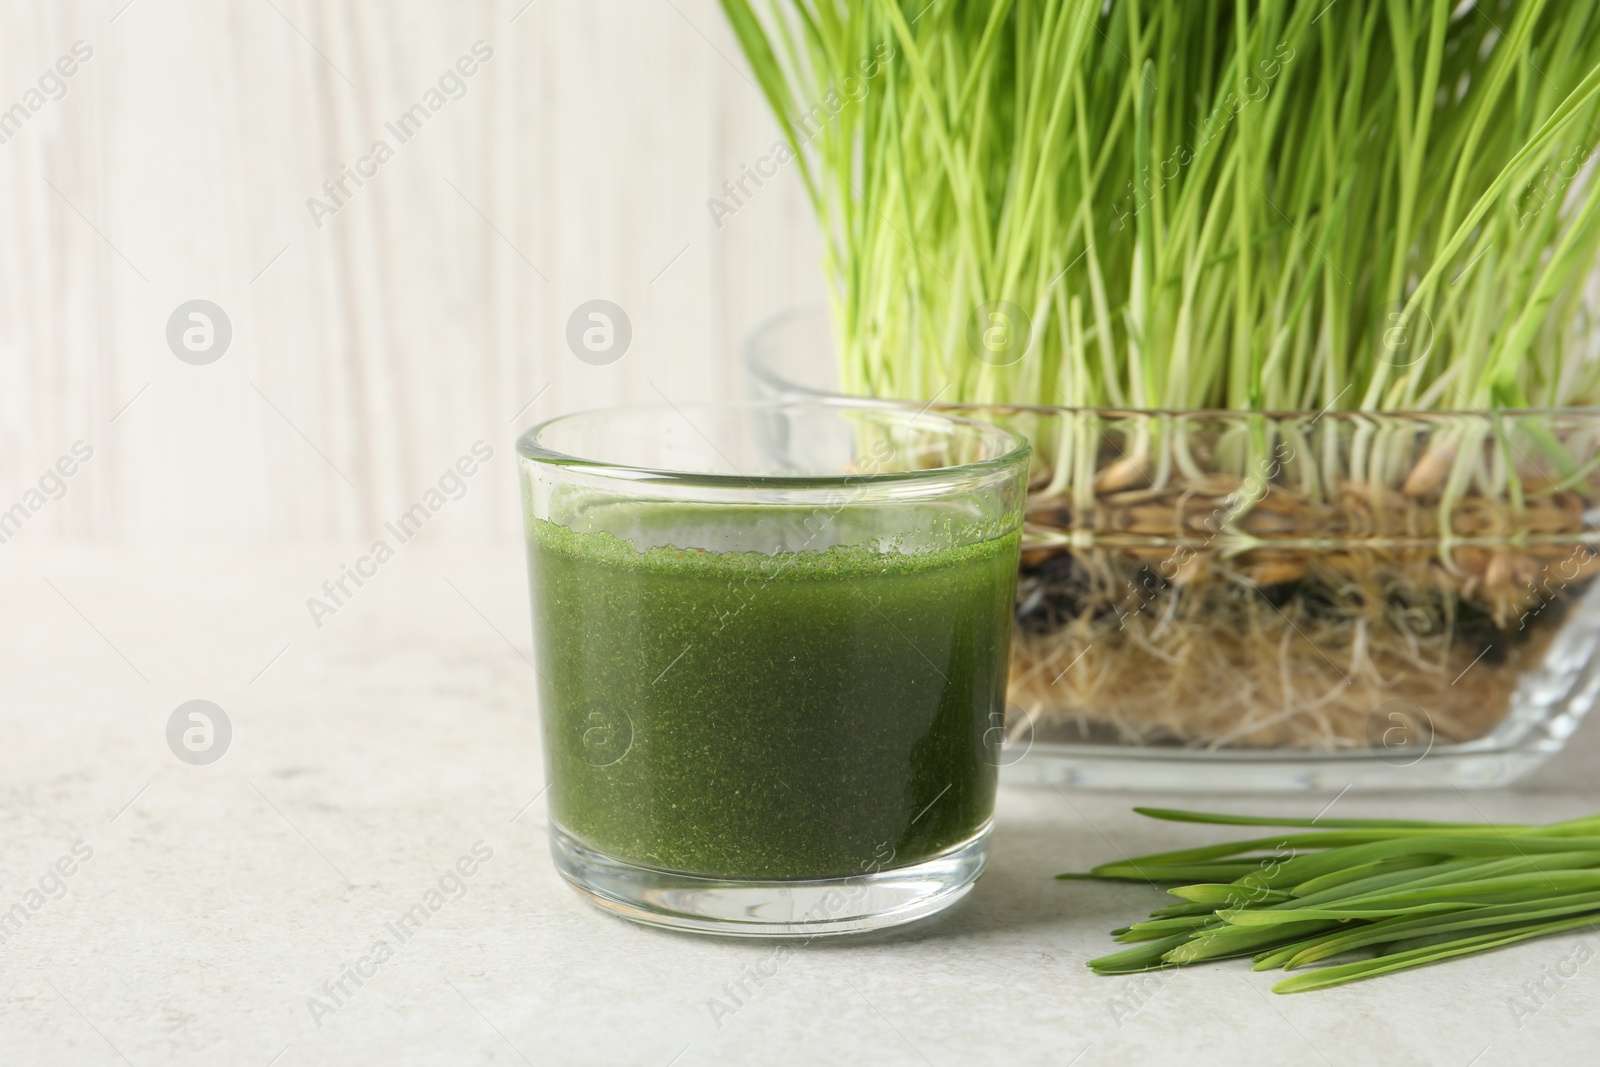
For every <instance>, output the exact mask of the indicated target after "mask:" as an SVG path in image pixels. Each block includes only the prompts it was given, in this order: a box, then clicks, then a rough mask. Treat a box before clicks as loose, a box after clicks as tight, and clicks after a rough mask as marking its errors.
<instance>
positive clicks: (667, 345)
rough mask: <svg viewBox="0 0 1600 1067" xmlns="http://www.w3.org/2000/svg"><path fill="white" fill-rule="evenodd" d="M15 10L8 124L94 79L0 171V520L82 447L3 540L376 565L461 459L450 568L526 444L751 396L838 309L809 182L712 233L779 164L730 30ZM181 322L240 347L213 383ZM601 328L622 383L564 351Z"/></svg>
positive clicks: (418, 2) (565, 8) (229, 6)
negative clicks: (825, 284) (723, 189)
mask: <svg viewBox="0 0 1600 1067" xmlns="http://www.w3.org/2000/svg"><path fill="white" fill-rule="evenodd" d="M0 12H3V14H0V110H3V109H5V108H8V107H10V106H11V105H12V104H13V103H17V102H19V101H22V100H23V99H24V94H25V93H26V92H27V90H28V89H29V88H31V87H33V86H35V85H36V83H37V80H38V78H39V76H40V75H41V74H43V73H44V72H45V71H46V70H47V69H49V68H50V67H51V66H52V64H54V63H55V61H56V60H57V58H58V57H59V56H61V55H64V54H66V53H68V52H69V51H70V50H71V47H72V45H73V43H74V42H75V41H79V40H82V41H84V42H85V43H86V44H87V45H88V46H89V47H91V48H92V49H93V57H92V59H90V60H89V61H87V62H86V63H84V64H83V65H82V68H81V69H80V70H79V71H78V72H77V73H76V74H75V75H74V76H73V77H72V78H71V79H69V80H68V81H67V83H66V84H67V92H66V95H65V96H64V97H63V98H61V99H59V100H53V101H49V102H48V103H46V104H45V105H44V106H43V107H42V108H41V109H40V110H39V111H38V113H36V114H33V115H32V116H31V117H30V118H29V120H28V121H27V122H26V123H25V124H24V125H23V127H22V129H21V130H20V132H18V133H17V134H16V135H15V136H13V137H12V138H11V139H10V140H9V141H8V142H7V143H5V144H0V510H3V509H5V508H7V507H9V506H10V505H11V504H13V503H15V502H16V501H18V500H20V499H22V497H23V495H24V493H25V492H26V490H27V489H28V488H29V487H30V486H34V485H36V484H37V481H38V479H39V477H40V475H41V474H42V473H43V472H44V471H45V469H46V468H47V467H49V466H50V465H51V464H52V463H53V462H54V461H55V459H56V458H57V457H58V456H60V455H62V454H64V453H66V452H67V451H68V450H69V448H70V447H71V445H72V444H73V442H75V441H78V440H83V441H85V442H87V443H88V444H89V446H90V447H92V448H93V449H94V457H93V459H92V460H91V461H90V462H89V463H88V464H86V465H85V466H84V468H83V469H82V470H81V471H80V472H79V473H77V474H76V475H74V476H73V477H72V478H71V479H70V481H69V482H68V491H67V493H66V495H65V497H64V498H62V499H60V500H59V501H54V502H51V503H49V504H48V505H47V506H45V507H43V508H42V509H40V510H39V512H38V513H37V514H35V515H33V516H32V517H31V518H30V519H29V521H28V522H27V524H26V525H25V527H24V529H23V530H22V532H21V533H19V534H17V535H16V536H17V538H18V539H27V540H36V541H38V542H41V543H43V542H48V541H52V540H74V541H90V542H121V541H127V542H162V543H167V542H190V541H196V542H204V541H223V542H230V543H231V542H240V543H243V542H255V541H267V542H275V541H290V540H309V539H317V538H330V537H332V538H340V539H354V540H360V539H362V538H364V537H366V536H367V535H368V534H376V533H377V532H378V529H379V527H380V526H381V524H382V522H383V520H385V519H387V518H392V517H393V516H394V515H395V514H397V513H398V512H399V511H401V510H403V509H404V508H405V507H406V506H408V505H409V504H410V503H412V502H413V501H415V500H417V499H419V497H420V496H421V494H422V493H423V492H424V490H426V489H427V488H428V487H429V486H430V485H432V484H433V483H434V482H435V481H436V480H437V479H438V477H439V476H440V475H441V474H442V473H443V472H444V471H445V469H446V468H447V467H448V466H449V464H450V463H451V462H452V461H453V460H454V459H455V457H457V456H459V455H461V454H463V453H464V452H466V451H467V450H468V448H469V447H470V445H471V444H472V442H473V441H475V440H478V439H482V440H485V441H487V442H489V443H490V444H491V445H493V446H494V447H495V449H496V459H495V460H494V461H493V462H492V463H491V464H489V465H488V467H487V468H486V474H484V475H480V476H479V477H477V478H475V479H474V480H473V482H472V486H471V489H470V492H469V493H468V495H467V497H466V498H465V499H464V500H462V501H460V502H459V503H452V504H451V505H450V506H449V507H448V508H446V509H445V513H443V514H441V516H440V517H439V518H437V519H436V520H434V521H435V523H436V525H437V526H438V527H439V528H440V529H441V530H443V531H444V532H442V533H437V534H435V535H434V536H438V537H463V538H468V537H514V536H516V535H517V529H516V526H517V519H516V513H517V501H516V493H515V478H514V461H513V455H512V452H511V449H510V444H511V441H512V440H513V438H514V435H515V432H516V431H517V430H520V429H521V428H524V427H525V426H527V425H528V424H531V423H532V422H533V421H536V420H537V419H539V418H543V417H547V416H549V415H552V414H555V413H558V412H560V411H564V410H573V409H577V408H584V407H592V406H597V405H602V404H609V403H613V402H619V401H635V402H640V401H659V400H660V394H661V393H665V394H666V395H667V396H669V397H670V398H671V399H672V400H673V401H675V402H680V403H681V402H683V401H686V400H694V399H715V398H719V397H727V396H738V395H742V393H743V392H744V385H743V380H742V377H741V375H740V373H739V370H738V361H737V350H738V348H739V346H740V344H741V342H742V340H743V339H744V337H745V336H746V335H747V334H748V332H749V331H750V330H751V329H752V328H753V327H754V326H755V325H756V324H758V323H759V322H760V321H761V320H763V319H764V318H765V317H766V316H768V315H770V314H772V313H774V312H776V311H779V310H782V309H783V308H785V307H788V306H791V305H793V304H796V303H802V302H808V301H813V300H816V299H819V298H820V296H821V293H822V281H821V276H820V271H819V269H818V267H817V265H816V264H817V254H818V243H817V240H816V238H815V235H814V232H813V223H812V220H811V217H810V215H809V208H808V207H807V205H806V203H805V201H804V197H803V194H802V187H801V184H800V181H799V177H798V175H797V174H796V173H794V172H793V169H792V167H791V168H789V169H788V170H786V171H785V172H784V173H781V174H780V175H779V177H778V178H777V179H775V180H774V181H772V182H770V183H769V184H768V185H767V187H766V188H764V189H763V190H761V191H760V193H759V195H757V196H756V197H754V198H753V199H752V200H751V202H750V203H749V204H748V205H747V206H746V207H745V208H744V209H742V210H741V211H739V212H738V213H737V214H736V215H734V216H733V217H731V218H728V219H725V220H724V225H723V226H722V227H721V228H720V229H719V228H718V227H716V226H715V225H714V224H713V222H712V219H711V216H710V213H709V212H708V210H707V207H706V200H707V198H708V197H710V196H713V195H716V193H717V191H718V188H719V187H720V186H721V184H722V182H723V181H724V180H725V179H727V178H730V177H736V176H737V175H738V173H739V168H740V164H741V163H743V162H748V161H752V160H754V159H755V158H756V157H757V156H759V155H761V154H762V153H763V152H765V150H766V148H767V146H768V145H770V144H771V143H772V141H773V139H774V137H775V136H776V127H775V126H774V125H773V123H772V121H771V119H770V118H769V117H768V115H767V113H766V108H765V104H764V102H763V100H762V98H761V97H760V95H759V94H758V92H757V91H756V90H755V88H754V86H753V85H752V84H751V83H750V82H749V80H748V76H747V70H746V68H745V65H744V63H743V60H742V58H741V57H740V56H739V53H738V51H737V48H736V46H735V44H734V42H733V40H732V37H731V35H730V34H729V32H728V31H727V29H726V28H725V26H724V22H723V17H722V14H721V11H720V9H719V7H718V5H717V4H716V2H715V0H532V3H529V2H528V0H471V2H445V0H435V2H422V0H406V2H390V0H341V2H332V0H327V2H325V0H132V3H129V2H128V0H93V2H76V3H58V2H54V0H52V2H50V3H40V2H38V0H5V2H4V3H3V4H0ZM478 40H482V41H484V42H486V43H487V44H488V45H489V46H490V47H492V48H493V49H494V55H493V58H492V59H491V60H490V61H488V62H487V63H486V64H485V65H484V66H483V67H482V69H481V70H480V71H479V72H478V73H477V74H476V75H475V76H474V77H472V78H470V79H466V83H467V93H466V95H465V96H464V97H463V98H461V99H459V100H455V101H452V102H450V103H448V104H447V105H446V106H445V107H444V108H443V109H442V110H441V111H440V112H439V113H438V114H436V115H434V116H433V117H432V119H431V120H430V121H429V122H428V123H427V124H426V125H425V127H424V128H423V129H422V130H421V132H420V133H418V134H417V135H416V136H415V137H414V138H413V139H412V140H411V141H409V142H408V143H406V144H405V145H403V146H401V147H399V148H398V150H397V152H396V156H395V158H394V159H393V160H391V161H390V162H388V163H387V164H385V165H384V166H382V167H381V168H380V169H379V171H378V173H377V175H376V176H375V177H374V178H372V179H370V180H369V181H368V182H367V183H366V185H365V186H364V187H362V188H361V189H360V190H358V191H357V192H356V193H355V195H354V196H353V197H351V198H350V200H349V202H348V203H347V204H346V206H345V207H344V208H343V209H342V210H341V211H340V212H339V213H338V214H337V215H335V216H334V217H332V218H329V219H325V220H323V225H322V227H321V228H320V229H319V228H318V227H317V226H316V225H315V224H314V223H313V220H312V217H311V214H310V212H309V211H308V210H307V207H306V200H307V198H309V197H312V196H317V195H321V185H322V182H323V181H324V179H327V178H330V177H336V176H337V175H338V173H339V170H340V167H341V165H346V164H353V163H354V162H355V160H356V159H357V157H359V156H361V155H364V154H365V153H366V152H367V151H368V149H369V148H370V146H371V145H372V143H373V141H374V140H376V139H378V138H380V137H381V138H383V139H385V140H387V141H389V142H390V143H391V145H394V144H396V143H397V142H396V141H395V139H394V138H393V137H392V136H390V135H389V134H388V133H387V131H386V130H385V129H384V123H385V122H386V121H389V120H392V119H395V118H397V117H398V115H399V114H400V113H401V112H402V111H404V110H405V109H406V108H407V107H409V106H410V105H411V104H412V103H414V102H416V101H417V100H419V99H420V98H421V97H422V95H423V93H424V92H425V91H426V90H427V89H428V88H430V87H431V86H433V85H434V84H435V83H436V81H437V80H438V78H439V76H440V75H441V74H442V73H444V72H445V71H446V70H447V69H448V68H449V67H450V66H451V64H452V63H454V61H455V60H456V59H457V57H459V56H462V55H465V54H467V53H468V52H469V50H470V49H471V46H472V45H473V43H474V42H475V41H478ZM195 298H204V299H208V300H211V301H214V302H215V303H217V304H218V305H220V306H221V307H222V308H223V309H224V311H225V312H226V313H227V315H228V316H229V318H230V320H231V322H232V325H233V330H234V336H233V341H232V345H231V347H230V349H229V350H228V351H227V353H226V354H225V355H224V356H223V357H222V358H221V359H219V360H218V361H217V362H215V363H212V364H210V365H208V366H198V367H197V366H191V365H188V364H186V363H183V362H181V361H179V360H178V359H177V358H176V357H175V356H174V355H173V354H172V352H171V351H170V350H169V349H168V347H167V343H166V339H165V331H166V323H167V319H168V317H169V315H170V314H171V313H172V311H173V310H174V308H176V307H177V306H178V305H179V304H181V303H183V302H184V301H187V300H191V299H195ZM593 298H605V299H609V300H612V301H614V302H616V303H617V304H619V305H621V306H622V307H623V308H624V309H625V311H626V312H627V314H628V315H629V317H630V319H631V321H632V325H633V341H632V344H631V346H630V348H629V350H628V352H627V354H626V355H625V356H624V357H623V358H622V359H621V360H620V361H618V362H616V363H613V364H610V365H608V366H590V365H588V364H586V363H583V362H582V361H580V360H578V359H577V358H576V357H575V356H573V355H572V353H571V352H570V351H568V349H567V347H566V345H565V342H564V330H565V326H566V321H567V317H568V315H569V314H570V312H571V311H572V310H573V308H575V307H576V306H577V305H578V304H580V303H582V302H583V301H586V300H589V299H593ZM658 390H659V392H658ZM535 397H537V400H535V399H534V398H535ZM529 401H533V403H532V404H531V405H530V404H529ZM4 547H5V546H4V545H0V552H3V551H4Z"/></svg>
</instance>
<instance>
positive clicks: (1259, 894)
mask: <svg viewBox="0 0 1600 1067" xmlns="http://www.w3.org/2000/svg"><path fill="white" fill-rule="evenodd" d="M1134 810H1135V811H1138V812H1139V813H1141V814H1143V815H1148V816H1150V817H1152V818H1157V819H1165V820H1168V821H1174V822H1190V823H1206V824H1211V825H1219V826H1262V827H1269V826H1283V827H1288V828H1292V829H1295V830H1301V829H1302V828H1320V827H1326V829H1314V830H1313V831H1312V832H1309V833H1308V832H1296V833H1289V834H1284V835H1281V836H1278V837H1256V838H1250V839H1246V840H1243V841H1236V842H1231V843H1223V844H1217V845H1205V846H1201V847H1199V848H1192V849H1178V850H1175V851H1170V852H1160V853H1154V854H1152V855H1148V856H1138V857H1134V858H1132V859H1126V858H1125V859H1123V860H1121V861H1119V862H1116V863H1107V864H1103V865H1101V866H1099V867H1095V868H1094V869H1092V870H1090V871H1088V872H1087V873H1083V874H1063V875H1058V876H1057V877H1059V878H1063V879H1089V880H1105V881H1134V882H1148V883H1150V884H1152V885H1167V886H1171V888H1169V889H1168V890H1167V891H1168V893H1170V894H1171V895H1173V896H1175V897H1178V898H1179V899H1180V900H1181V901H1183V903H1180V904H1176V905H1168V906H1167V907H1165V908H1159V909H1157V910H1156V911H1154V912H1152V913H1151V918H1149V919H1147V920H1144V921H1141V922H1135V923H1132V924H1130V925H1128V926H1125V927H1122V928H1121V929H1119V930H1116V931H1114V932H1113V936H1114V937H1115V938H1116V939H1117V940H1118V941H1122V942H1135V943H1136V944H1135V945H1134V947H1132V948H1129V949H1125V950H1124V951H1121V952H1116V953H1113V954H1111V955H1109V956H1102V957H1100V958H1098V959H1094V960H1090V961H1089V967H1090V968H1091V969H1092V970H1094V971H1096V972H1098V973H1101V974H1132V973H1136V972H1139V971H1148V970H1158V969H1162V968H1167V967H1175V966H1183V965H1186V964H1192V963H1201V962H1206V961H1210V960H1220V959H1230V958H1235V957H1240V956H1251V957H1253V959H1254V966H1255V969H1256V970H1266V969H1269V968H1275V967H1282V968H1283V969H1284V970H1293V969H1297V968H1301V967H1305V966H1307V965H1309V964H1313V963H1320V962H1322V961H1324V960H1334V961H1336V962H1334V963H1332V964H1330V965H1328V966H1324V967H1321V968H1319V969H1317V970H1314V971H1311V972H1309V973H1306V974H1301V975H1296V976H1295V977H1293V978H1290V979H1287V980H1285V981H1282V982H1279V983H1278V984H1277V985H1275V986H1273V990H1274V992H1278V993H1298V992H1303V991H1306V990H1312V989H1322V988H1325V987H1328V986H1333V985H1341V984H1343V983H1345V982H1353V981H1357V980H1359V979H1363V978H1372V977H1376V976H1378V975H1381V974H1389V973H1392V972H1395V971H1400V970H1405V969H1407V968H1410V967H1420V966H1422V965H1424V964H1428V963H1435V962H1438V961H1441V960H1447V959H1452V958H1455V957H1457V956H1466V955H1471V954H1474V953H1478V952H1487V951H1490V950H1492V949H1496V948H1500V947H1502V946H1505V945H1511V944H1515V943H1517V942H1519V941H1525V940H1528V939H1530V938H1535V937H1544V936H1548V935H1551V934H1557V933H1562V932H1565V931H1568V930H1576V929H1582V928H1584V927H1591V928H1593V929H1595V930H1597V931H1600V817H1589V818H1584V819H1574V820H1568V821H1565V822H1556V823H1549V824H1545V825H1527V824H1485V823H1442V822H1425V821H1417V820H1399V819H1313V820H1308V819H1281V820H1279V819H1274V818H1272V817H1270V816H1262V817H1256V816H1243V815H1218V814H1212V813H1209V812H1193V811H1175V810H1170V809H1164V808H1136V809H1134ZM1246 867H1248V870H1242V868H1246ZM1234 872H1240V873H1237V874H1236V875H1235V877H1233V878H1231V879H1228V880H1226V881H1224V880H1223V879H1222V878H1220V877H1217V875H1218V874H1219V873H1234ZM1195 874H1199V875H1200V876H1201V877H1203V878H1205V879H1206V880H1205V881H1203V882H1187V881H1186V879H1187V878H1189V877H1190V876H1192V875H1195Z"/></svg>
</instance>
